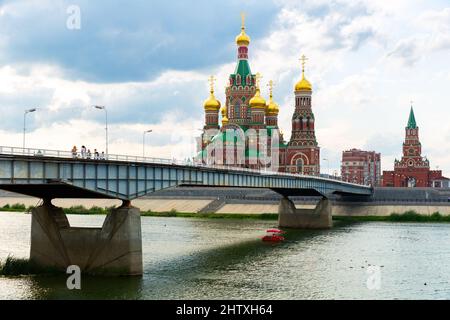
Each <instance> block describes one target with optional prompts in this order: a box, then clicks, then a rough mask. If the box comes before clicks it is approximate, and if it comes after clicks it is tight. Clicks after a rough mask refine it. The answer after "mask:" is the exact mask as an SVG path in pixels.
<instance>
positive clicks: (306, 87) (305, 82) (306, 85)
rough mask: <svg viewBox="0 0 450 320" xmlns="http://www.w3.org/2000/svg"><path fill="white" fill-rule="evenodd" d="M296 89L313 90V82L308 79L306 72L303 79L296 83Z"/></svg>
mask: <svg viewBox="0 0 450 320" xmlns="http://www.w3.org/2000/svg"><path fill="white" fill-rule="evenodd" d="M295 91H312V85H311V82H309V81H308V80H306V78H305V73H302V80H300V81H299V82H297V84H296V85H295Z"/></svg>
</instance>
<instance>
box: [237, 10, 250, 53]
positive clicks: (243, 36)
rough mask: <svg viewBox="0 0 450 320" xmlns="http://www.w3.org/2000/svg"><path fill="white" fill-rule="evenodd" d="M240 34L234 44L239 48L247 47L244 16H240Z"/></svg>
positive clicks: (248, 38) (248, 42) (247, 39)
mask: <svg viewBox="0 0 450 320" xmlns="http://www.w3.org/2000/svg"><path fill="white" fill-rule="evenodd" d="M241 16H242V27H241V33H240V34H239V35H238V36H237V37H236V44H237V45H238V46H239V47H240V46H248V45H249V44H250V37H249V36H248V35H247V34H246V33H245V15H244V14H242V15H241Z"/></svg>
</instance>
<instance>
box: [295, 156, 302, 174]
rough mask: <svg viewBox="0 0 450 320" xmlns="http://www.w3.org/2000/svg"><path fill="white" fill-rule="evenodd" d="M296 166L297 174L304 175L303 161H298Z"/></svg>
mask: <svg viewBox="0 0 450 320" xmlns="http://www.w3.org/2000/svg"><path fill="white" fill-rule="evenodd" d="M295 166H296V171H297V173H303V159H301V158H300V159H297V161H296V162H295Z"/></svg>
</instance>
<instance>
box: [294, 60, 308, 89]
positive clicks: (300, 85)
mask: <svg viewBox="0 0 450 320" xmlns="http://www.w3.org/2000/svg"><path fill="white" fill-rule="evenodd" d="M301 60H302V80H300V81H299V82H297V84H296V85H295V91H312V85H311V82H309V81H308V80H306V78H305V63H306V60H307V58H306V57H305V55H303V56H302V58H301Z"/></svg>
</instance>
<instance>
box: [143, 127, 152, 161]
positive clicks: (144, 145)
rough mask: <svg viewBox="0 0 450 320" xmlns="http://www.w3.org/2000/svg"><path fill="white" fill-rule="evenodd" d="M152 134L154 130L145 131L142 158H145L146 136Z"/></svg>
mask: <svg viewBox="0 0 450 320" xmlns="http://www.w3.org/2000/svg"><path fill="white" fill-rule="evenodd" d="M151 132H153V130H147V131H144V134H143V135H142V158H145V135H146V134H147V133H151Z"/></svg>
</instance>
